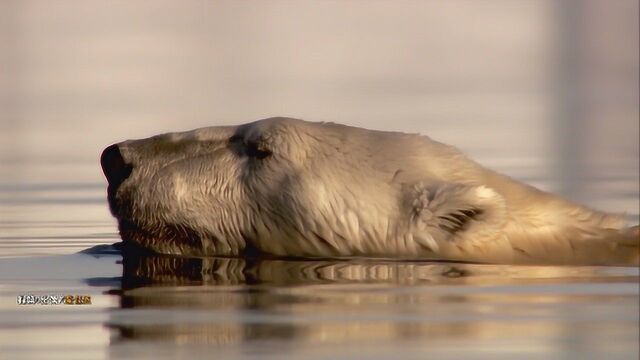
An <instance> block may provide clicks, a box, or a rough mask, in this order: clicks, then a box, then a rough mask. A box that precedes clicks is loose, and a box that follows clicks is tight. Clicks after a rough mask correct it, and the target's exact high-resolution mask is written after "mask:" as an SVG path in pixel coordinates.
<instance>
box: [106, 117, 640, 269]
mask: <svg viewBox="0 0 640 360" xmlns="http://www.w3.org/2000/svg"><path fill="white" fill-rule="evenodd" d="M119 148H120V151H121V152H122V154H123V157H124V159H125V160H126V162H127V163H128V164H130V165H131V166H132V168H133V170H132V173H131V175H130V176H129V177H128V178H127V179H126V180H125V181H124V182H123V183H122V185H121V186H120V187H119V188H118V190H117V192H115V193H114V194H113V196H110V204H111V209H112V212H113V214H114V216H116V218H118V220H119V224H120V225H119V226H120V231H121V235H122V237H123V239H124V240H125V241H129V242H134V243H136V244H138V245H140V246H142V247H144V248H148V249H151V250H153V251H156V252H160V253H168V254H187V255H233V256H236V255H242V254H245V253H246V252H248V251H250V252H260V253H268V254H272V255H281V256H303V257H354V256H364V257H384V258H410V259H444V260H459V261H475V262H492V263H556V264H576V263H583V264H637V263H638V243H639V239H638V234H637V230H635V233H634V231H633V230H629V229H627V227H626V224H625V221H624V219H623V217H621V216H618V215H614V214H606V213H603V212H599V211H595V210H592V209H589V208H586V207H584V206H580V205H577V204H573V203H570V202H568V201H565V200H563V199H561V198H558V197H556V196H553V195H551V194H549V193H546V192H543V191H541V190H538V189H536V188H533V187H531V186H529V185H526V184H523V183H520V182H517V181H515V180H513V179H511V178H509V177H507V176H504V175H501V174H498V173H496V172H493V171H491V170H489V169H486V168H484V167H482V166H480V165H479V164H477V163H475V162H474V161H472V160H470V159H468V158H467V157H466V156H465V155H464V154H462V153H461V152H460V151H459V150H457V149H456V148H454V147H451V146H448V145H445V144H442V143H439V142H437V141H434V140H432V139H430V138H428V137H426V136H421V135H414V134H403V133H395V132H382V131H373V130H366V129H360V128H355V127H348V126H344V125H339V124H333V123H311V122H306V121H302V120H296V119H289V118H271V119H265V120H260V121H257V122H253V123H250V124H245V125H241V126H238V127H211V128H203V129H198V130H194V131H190V132H184V133H172V134H165V135H159V136H156V137H153V138H149V139H143V140H133V141H126V142H123V143H121V144H119Z"/></svg>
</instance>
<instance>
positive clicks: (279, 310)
mask: <svg viewBox="0 0 640 360" xmlns="http://www.w3.org/2000/svg"><path fill="white" fill-rule="evenodd" d="M123 268H124V273H123V280H122V294H121V307H122V310H121V311H119V312H115V313H114V314H112V317H111V320H110V325H111V327H112V328H114V329H116V337H115V338H114V340H113V344H112V345H113V346H112V351H113V352H114V354H117V352H118V346H119V345H123V344H126V343H128V342H129V341H130V340H136V341H139V340H149V341H161V342H162V343H163V344H169V343H171V344H192V345H196V344H218V345H221V344H226V345H229V346H233V345H238V346H239V345H242V346H243V347H244V346H247V345H255V344H263V343H265V342H267V343H268V342H276V343H277V344H278V351H279V352H282V351H285V352H290V351H297V350H296V349H298V348H299V347H300V346H301V344H309V345H313V346H319V345H322V344H332V345H336V346H337V345H340V344H350V345H353V344H360V343H362V344H375V343H376V342H379V341H386V342H388V341H411V340H415V341H419V342H420V343H421V344H422V342H424V344H425V345H428V344H429V343H433V342H438V341H451V340H456V339H469V338H476V339H487V338H489V339H490V338H500V337H502V336H503V334H505V333H507V334H517V333H520V332H522V331H525V332H526V333H527V334H530V336H533V337H535V336H536V335H539V336H549V335H551V334H558V335H559V336H562V334H564V333H565V332H567V331H571V332H573V333H574V334H575V333H579V332H580V331H581V330H580V329H577V328H575V327H574V326H569V328H567V326H568V325H567V324H566V323H563V322H558V321H556V322H524V323H513V322H506V321H498V320H496V319H500V318H504V317H505V316H515V317H518V316H522V315H523V314H529V313H530V312H533V311H537V312H538V314H537V315H542V316H545V317H546V316H550V317H553V316H555V313H554V310H553V308H546V307H544V306H543V307H540V305H539V304H541V303H545V304H548V303H561V302H565V301H567V300H571V299H567V298H566V296H565V297H563V296H560V295H555V296H554V295H549V294H547V295H538V296H531V295H529V294H527V295H517V294H515V295H514V294H504V293H502V294H500V293H493V294H491V293H487V292H482V291H478V290H477V289H478V288H479V286H478V285H486V284H491V285H505V286H509V285H511V284H513V283H518V284H526V283H527V282H532V281H533V282H537V283H540V282H541V281H549V282H551V283H554V282H557V281H560V280H561V279H566V278H569V277H570V278H571V279H573V280H576V279H579V278H580V277H583V280H584V281H591V280H593V279H596V278H597V276H596V275H597V274H594V273H593V269H590V268H576V267H574V268H567V267H564V268H562V267H558V268H556V267H510V266H493V265H491V266H489V265H472V264H453V263H428V262H397V261H387V262H385V261H371V260H361V261H321V260H317V261H290V260H274V259H261V260H254V259H238V258H178V257H168V256H136V257H127V256H125V258H124V260H123ZM594 276H595V277H594ZM545 279H546V280H545ZM610 280H611V279H610ZM452 285H453V286H452ZM456 285H459V286H456ZM480 287H481V286H480ZM474 289H475V290H474ZM572 301H574V300H572ZM130 350H131V349H128V350H127V351H130Z"/></svg>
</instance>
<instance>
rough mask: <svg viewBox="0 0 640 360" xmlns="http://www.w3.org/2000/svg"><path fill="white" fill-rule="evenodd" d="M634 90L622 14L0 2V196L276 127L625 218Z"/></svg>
mask: <svg viewBox="0 0 640 360" xmlns="http://www.w3.org/2000/svg"><path fill="white" fill-rule="evenodd" d="M638 76H639V74H638V2H637V1H629V0H616V1H597V0H594V1H541V0H530V1H526V0H517V1H516V0H513V1H506V0H491V1H471V0H453V1H452V0H447V1H342V0H340V1H261V0H258V1H117V2H114V1H85V0H83V1H7V0H5V1H2V2H0V184H2V185H3V186H5V188H7V186H9V188H10V189H14V188H20V186H26V185H28V184H41V183H45V182H46V183H48V184H63V183H80V182H84V183H90V184H93V185H95V187H103V186H104V180H103V179H102V175H101V172H100V169H99V166H98V157H99V154H100V151H101V150H102V149H103V148H104V147H105V146H106V145H108V144H110V143H113V142H115V141H120V140H123V139H127V138H135V137H146V136H150V135H153V134H156V133H160V132H166V131H177V130H186V129H190V128H194V127H201V126H210V125H220V124H236V123H242V122H246V121H250V120H255V119H259V118H264V117H269V116H276V115H286V116H293V117H299V118H304V119H307V120H316V121H335V122H342V123H346V124H351V125H356V126H363V127H368V128H375V129H388V130H400V131H406V132H421V133H424V134H427V135H429V136H431V137H433V138H435V139H438V140H441V141H444V142H448V143H451V144H455V145H457V146H459V147H461V148H463V149H464V150H465V151H467V152H468V153H469V154H470V155H471V156H472V157H474V158H476V159H478V160H480V161H481V162H483V163H484V164H487V165H489V166H492V167H494V168H497V169H499V170H501V171H504V172H507V173H509V174H511V175H513V176H516V177H518V178H521V179H523V180H526V181H530V182H532V183H534V184H536V185H538V186H541V187H543V188H545V189H548V190H553V191H558V192H561V193H562V194H564V195H566V196H569V197H571V198H573V199H576V200H578V201H582V202H587V203H589V204H591V205H595V206H600V207H603V208H607V209H610V210H615V211H628V212H631V213H637V212H638V210H637V208H638V201H637V197H638V191H637V185H635V184H637V183H638V166H639V165H638V161H639V159H638V152H639V150H638V136H639V135H638V132H639V130H638V116H639V113H638ZM603 177H605V178H606V179H607V181H606V182H604V183H603V182H600V183H598V184H597V185H594V183H592V182H589V181H584V179H602V178H603ZM630 184H631V185H630ZM621 189H624V190H621ZM616 191H618V192H620V191H623V192H625V193H624V194H623V195H625V197H626V199H627V201H626V202H624V204H622V203H620V202H612V201H611V199H612V196H611V195H612V194H614V193H615V192H616ZM618 195H620V194H618ZM3 196H4V198H5V199H8V197H10V195H7V194H4V195H3ZM0 199H1V198H0ZM629 199H631V200H632V202H629V201H628V200H629ZM7 201H8V200H7Z"/></svg>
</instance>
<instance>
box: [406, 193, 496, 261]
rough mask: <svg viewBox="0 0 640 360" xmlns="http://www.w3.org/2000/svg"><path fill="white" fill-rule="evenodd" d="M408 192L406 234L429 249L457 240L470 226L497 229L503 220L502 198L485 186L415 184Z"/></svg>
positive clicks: (434, 249)
mask: <svg viewBox="0 0 640 360" xmlns="http://www.w3.org/2000/svg"><path fill="white" fill-rule="evenodd" d="M412 193H413V195H412V196H411V197H410V198H412V199H413V200H412V202H411V210H410V211H411V219H410V229H411V230H410V233H411V234H412V235H413V238H414V239H415V240H416V241H417V242H418V243H419V244H421V245H423V246H426V247H429V248H430V249H431V250H432V251H437V250H438V248H439V245H438V243H440V242H443V241H445V242H451V241H457V240H459V239H461V238H462V237H463V235H464V234H472V233H473V232H474V229H476V230H479V229H483V230H485V231H483V232H486V230H489V229H491V228H498V227H500V225H501V224H502V223H503V222H504V219H505V214H506V204H505V201H504V198H503V197H502V196H501V195H500V194H498V193H497V192H496V191H494V190H493V189H491V188H488V187H485V186H468V185H460V184H440V185H436V186H431V187H429V186H424V185H423V184H418V185H416V186H414V188H413V191H412Z"/></svg>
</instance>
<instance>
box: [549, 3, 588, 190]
mask: <svg viewBox="0 0 640 360" xmlns="http://www.w3.org/2000/svg"><path fill="white" fill-rule="evenodd" d="M553 4H555V7H556V9H554V10H555V13H556V22H557V39H556V41H555V44H556V47H557V48H556V49H555V56H556V63H555V65H556V69H557V72H556V73H555V74H554V76H555V78H554V79H553V81H552V84H553V87H554V91H553V92H552V94H553V96H554V104H555V111H554V113H555V117H554V118H553V119H552V120H553V122H554V123H553V124H552V126H551V127H550V131H551V132H552V133H551V139H552V141H551V143H552V144H554V145H555V146H556V147H555V149H553V151H552V154H555V159H554V165H555V166H554V168H555V173H556V174H557V176H558V178H557V180H558V193H559V194H561V195H562V196H564V197H567V198H569V199H572V200H576V201H579V200H580V199H583V198H584V196H583V195H584V186H585V183H584V177H585V175H586V172H585V168H584V167H585V161H584V154H585V151H587V149H586V146H587V144H586V141H587V135H588V132H587V128H586V127H587V124H588V122H587V121H582V120H584V115H585V114H584V113H583V111H584V104H583V102H584V93H583V89H582V85H583V84H582V81H581V76H582V71H583V69H582V68H581V65H582V61H581V58H580V56H581V49H580V48H581V46H582V44H581V40H582V39H581V32H580V27H581V20H582V15H583V11H584V6H585V3H584V2H583V0H563V1H557V2H553Z"/></svg>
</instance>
